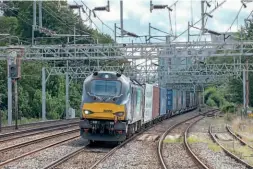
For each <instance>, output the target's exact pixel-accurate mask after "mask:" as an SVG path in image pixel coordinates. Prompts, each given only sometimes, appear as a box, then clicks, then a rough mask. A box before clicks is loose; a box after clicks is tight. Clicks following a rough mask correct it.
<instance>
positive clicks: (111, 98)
mask: <svg viewBox="0 0 253 169" xmlns="http://www.w3.org/2000/svg"><path fill="white" fill-rule="evenodd" d="M122 95H123V94H122V93H121V94H120V95H119V96H114V97H109V98H107V99H106V101H109V100H113V99H115V98H119V97H121V96H122Z"/></svg>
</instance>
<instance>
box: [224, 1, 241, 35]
mask: <svg viewBox="0 0 253 169" xmlns="http://www.w3.org/2000/svg"><path fill="white" fill-rule="evenodd" d="M242 7H243V5H242V6H241V8H240V9H239V11H238V12H237V14H236V16H235V19H234V20H233V22H232V23H231V25H230V27H229V28H228V30H227V31H226V32H225V33H227V32H228V31H229V30H231V28H232V26H233V25H234V23H235V21H236V19H238V16H239V14H240V12H241V10H242Z"/></svg>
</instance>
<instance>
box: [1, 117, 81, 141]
mask: <svg viewBox="0 0 253 169" xmlns="http://www.w3.org/2000/svg"><path fill="white" fill-rule="evenodd" d="M66 125H67V126H66ZM69 125H71V126H72V125H76V126H78V122H77V121H76V122H69V123H63V124H54V125H48V126H43V127H37V128H29V129H24V130H17V131H14V132H8V133H2V134H0V139H1V138H4V137H10V136H16V135H22V134H26V133H31V132H42V130H52V129H55V128H59V127H69Z"/></svg>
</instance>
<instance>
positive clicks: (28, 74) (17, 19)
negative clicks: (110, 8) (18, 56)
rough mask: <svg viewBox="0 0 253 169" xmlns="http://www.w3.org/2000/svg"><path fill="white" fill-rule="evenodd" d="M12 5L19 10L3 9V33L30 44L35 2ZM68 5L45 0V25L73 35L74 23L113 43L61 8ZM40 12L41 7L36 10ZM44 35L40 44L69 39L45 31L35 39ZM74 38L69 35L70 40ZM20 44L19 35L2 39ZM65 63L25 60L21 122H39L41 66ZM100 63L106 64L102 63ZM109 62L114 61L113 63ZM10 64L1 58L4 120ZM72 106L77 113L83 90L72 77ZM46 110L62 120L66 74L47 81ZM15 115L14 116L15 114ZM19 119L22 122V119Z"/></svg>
mask: <svg viewBox="0 0 253 169" xmlns="http://www.w3.org/2000/svg"><path fill="white" fill-rule="evenodd" d="M4 3H6V4H7V5H8V6H9V7H11V8H12V7H13V8H16V10H13V9H12V10H6V11H4V16H0V34H1V33H5V34H6V33H9V34H11V35H12V36H16V37H18V38H19V39H20V41H21V42H22V44H23V45H30V44H31V38H32V31H31V29H32V23H33V2H32V1H30V2H29V1H26V2H23V1H22V2H18V1H15V2H14V1H6V2H4ZM59 4H61V6H67V4H66V2H65V1H62V2H46V1H43V9H42V12H43V27H46V28H48V29H51V30H53V31H56V32H57V34H74V33H73V31H74V25H75V26H76V34H78V35H79V34H83V35H84V34H90V35H91V37H92V38H94V39H98V41H99V43H112V42H113V41H112V39H111V37H110V36H109V35H106V34H102V33H99V32H98V31H97V30H94V29H90V28H88V27H87V26H86V25H85V24H83V23H82V22H80V18H79V17H78V15H77V14H75V13H74V11H73V10H70V9H68V8H60V6H59ZM37 11H38V10H37ZM38 37H43V39H42V38H41V40H40V41H37V44H52V45H53V44H58V45H59V44H67V38H50V37H48V36H46V35H45V34H43V33H39V32H38V31H35V38H38ZM72 41H73V38H72V37H71V38H70V42H72ZM76 43H77V44H84V43H86V44H87V43H89V44H90V43H94V42H92V41H90V40H87V39H86V40H79V41H77V42H76ZM15 44H18V41H17V38H12V39H11V42H10V41H9V38H6V39H1V41H0V46H8V45H15ZM65 64H66V63H65V62H60V61H59V62H52V63H49V62H47V63H44V62H40V61H36V62H35V61H29V62H23V63H22V68H21V71H22V79H21V80H20V81H19V83H18V93H19V101H18V103H19V115H20V116H19V118H20V119H21V123H27V122H31V121H33V122H34V121H37V120H39V118H41V98H42V91H41V90H42V86H41V79H42V77H41V76H42V75H41V74H42V73H41V70H42V67H51V66H57V67H62V66H65ZM69 64H70V65H71V66H75V65H76V66H79V65H78V64H82V66H85V65H88V64H89V63H88V62H87V63H86V62H85V63H83V62H82V63H72V62H69ZM90 64H91V65H94V64H95V63H93V62H91V63H90ZM101 64H103V63H102V62H101ZM110 64H113V63H111V62H110ZM6 68H7V65H6V61H0V91H1V92H0V93H1V94H0V111H2V112H3V118H2V119H3V121H4V123H6V119H7V100H8V96H7V69H6ZM69 88H70V89H69V93H70V95H69V100H70V107H72V108H74V109H76V112H77V113H76V114H77V115H76V116H77V117H79V115H78V113H80V112H79V109H80V99H81V93H82V81H81V80H72V82H71V83H70V87H69ZM46 98H47V102H46V105H47V106H46V112H47V119H59V118H63V117H65V115H64V114H65V76H51V77H50V78H49V79H48V81H47V83H46ZM13 118H14V117H13ZM19 122H20V121H19Z"/></svg>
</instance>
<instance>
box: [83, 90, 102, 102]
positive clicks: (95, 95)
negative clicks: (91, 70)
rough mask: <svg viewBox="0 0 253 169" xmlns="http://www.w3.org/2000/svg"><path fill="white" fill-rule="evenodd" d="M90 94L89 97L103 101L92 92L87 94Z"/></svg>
mask: <svg viewBox="0 0 253 169" xmlns="http://www.w3.org/2000/svg"><path fill="white" fill-rule="evenodd" d="M87 93H88V95H89V96H91V97H95V98H97V99H99V100H101V101H102V99H101V98H100V97H98V96H96V95H92V94H91V93H90V92H87Z"/></svg>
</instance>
